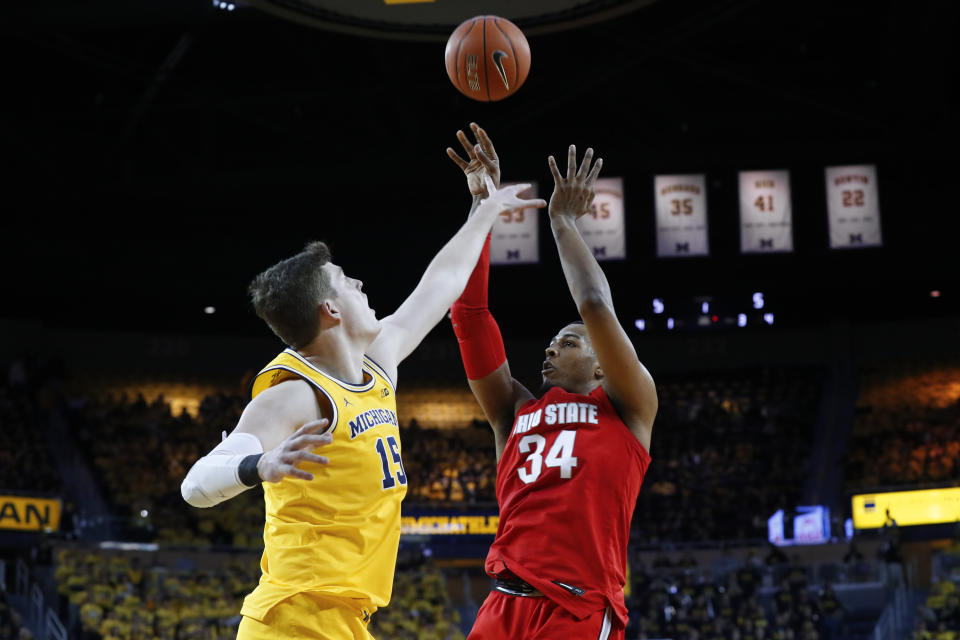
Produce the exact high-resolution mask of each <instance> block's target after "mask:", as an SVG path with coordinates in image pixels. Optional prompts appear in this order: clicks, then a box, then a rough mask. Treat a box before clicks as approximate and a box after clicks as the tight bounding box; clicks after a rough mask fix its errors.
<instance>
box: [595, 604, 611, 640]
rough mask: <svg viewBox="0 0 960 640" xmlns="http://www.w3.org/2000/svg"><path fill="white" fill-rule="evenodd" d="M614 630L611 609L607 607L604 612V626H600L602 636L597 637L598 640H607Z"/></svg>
mask: <svg viewBox="0 0 960 640" xmlns="http://www.w3.org/2000/svg"><path fill="white" fill-rule="evenodd" d="M612 630H613V621H612V620H611V619H610V607H607V608H606V610H605V611H604V612H603V624H602V625H601V626H600V635H598V636H597V640H607V638H609V637H610V631H612Z"/></svg>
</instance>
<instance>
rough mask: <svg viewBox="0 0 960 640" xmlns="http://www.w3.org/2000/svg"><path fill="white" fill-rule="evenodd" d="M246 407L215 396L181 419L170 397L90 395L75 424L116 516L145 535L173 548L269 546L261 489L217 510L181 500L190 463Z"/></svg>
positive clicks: (79, 403)
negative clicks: (264, 539)
mask: <svg viewBox="0 0 960 640" xmlns="http://www.w3.org/2000/svg"><path fill="white" fill-rule="evenodd" d="M244 404H245V402H244V400H243V399H242V398H240V397H239V396H228V395H225V394H215V395H210V396H207V397H206V398H204V400H203V401H202V402H201V403H200V405H199V407H198V414H197V417H193V416H191V415H190V414H189V413H188V412H187V411H186V410H182V411H181V412H180V413H179V414H177V415H173V414H172V413H171V411H170V407H169V405H168V404H167V403H166V401H165V399H164V397H163V396H158V397H157V398H155V399H154V400H153V401H152V402H147V401H146V400H145V399H144V398H143V396H138V397H137V398H135V399H133V400H128V399H126V398H124V397H119V398H118V397H111V396H85V397H82V398H80V399H77V400H74V401H73V402H72V403H71V407H72V408H71V410H70V413H69V420H70V422H71V424H72V428H73V432H74V434H76V437H77V438H78V440H79V441H80V443H81V445H82V447H83V448H84V449H85V452H86V454H87V456H88V458H89V460H90V461H91V462H92V465H93V467H94V469H95V470H96V471H97V474H98V476H99V478H100V479H101V482H102V485H103V487H104V489H105V491H106V493H107V496H108V498H109V499H110V500H111V501H112V503H113V508H114V509H115V512H116V513H118V514H120V515H121V516H122V517H123V518H125V520H126V522H127V524H128V526H129V527H130V528H135V529H138V530H139V531H138V534H139V535H142V536H146V537H148V538H151V539H157V540H159V541H161V542H164V543H167V544H222V545H232V546H237V547H256V546H262V544H263V543H262V535H263V496H262V492H261V490H260V489H259V488H254V489H252V490H250V491H247V492H245V493H244V494H242V495H240V496H238V497H236V498H234V499H233V500H230V501H228V502H226V503H224V504H222V505H218V506H217V508H215V509H193V508H190V507H188V506H187V505H186V504H184V502H183V498H182V497H181V495H180V483H181V481H182V480H183V477H184V476H185V475H186V472H187V470H188V469H189V468H190V465H192V464H193V462H194V461H196V460H197V458H199V457H200V456H201V455H203V454H205V453H206V452H207V451H209V450H210V449H211V448H212V447H213V445H214V444H216V442H217V441H218V440H219V439H220V437H221V432H222V431H223V430H224V429H226V430H230V429H232V428H233V426H234V425H235V424H236V423H237V420H238V419H239V416H240V412H241V411H242V409H243V406H244ZM145 469H150V470H156V469H160V470H161V472H160V473H156V472H151V473H145V472H144V470H145Z"/></svg>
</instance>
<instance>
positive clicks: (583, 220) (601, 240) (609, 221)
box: [577, 178, 627, 260]
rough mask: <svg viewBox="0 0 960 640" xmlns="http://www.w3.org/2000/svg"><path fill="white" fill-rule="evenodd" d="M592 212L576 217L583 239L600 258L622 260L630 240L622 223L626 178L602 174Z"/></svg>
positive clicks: (597, 257) (598, 181)
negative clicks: (606, 176) (607, 176)
mask: <svg viewBox="0 0 960 640" xmlns="http://www.w3.org/2000/svg"><path fill="white" fill-rule="evenodd" d="M594 192H595V194H596V196H595V197H594V199H593V204H592V205H591V207H590V213H588V214H586V215H584V216H581V217H580V218H579V219H578V220H577V226H578V227H579V229H580V233H581V234H582V235H583V239H584V240H585V241H586V243H587V245H588V246H589V247H590V250H591V251H593V255H594V257H596V259H597V260H623V259H624V258H626V257H627V243H626V240H625V237H626V234H625V233H624V225H623V178H599V179H597V184H596V186H595V188H594Z"/></svg>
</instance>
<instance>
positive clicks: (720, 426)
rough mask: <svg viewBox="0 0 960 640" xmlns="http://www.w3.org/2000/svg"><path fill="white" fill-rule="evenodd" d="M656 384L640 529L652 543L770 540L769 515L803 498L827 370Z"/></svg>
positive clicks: (639, 512)
mask: <svg viewBox="0 0 960 640" xmlns="http://www.w3.org/2000/svg"><path fill="white" fill-rule="evenodd" d="M658 383H659V386H658V395H659V400H660V409H659V412H658V414H657V419H656V422H655V425H654V429H653V438H652V442H651V447H650V448H651V451H650V453H651V456H652V458H653V463H652V464H651V465H650V469H649V470H648V472H647V476H646V478H645V479H644V486H643V489H642V490H641V492H640V498H639V501H638V504H637V508H636V511H635V512H634V522H633V528H634V535H635V536H638V537H639V539H641V540H643V541H645V542H647V543H648V544H651V545H656V544H658V543H659V542H661V541H670V542H676V541H700V540H735V539H736V540H744V539H751V538H764V539H765V538H766V533H767V532H766V524H767V519H768V518H769V517H770V516H771V515H773V513H774V512H775V511H777V509H780V508H788V509H789V508H792V507H795V506H796V505H797V504H798V498H799V495H800V491H801V490H802V489H803V484H804V480H805V478H806V477H807V476H808V474H809V461H810V455H811V449H812V446H811V445H812V441H813V436H814V426H815V423H816V420H817V408H818V398H819V393H820V374H819V373H818V372H817V371H806V370H798V371H791V370H783V369H763V370H758V371H753V372H749V371H745V372H737V373H733V374H727V375H718V376H709V377H703V378H700V379H691V378H689V377H687V378H683V379H680V380H677V381H671V380H669V379H667V378H664V379H662V380H658ZM747 505H748V506H749V508H745V506H747Z"/></svg>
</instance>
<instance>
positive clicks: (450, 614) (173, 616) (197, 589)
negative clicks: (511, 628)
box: [0, 547, 464, 640]
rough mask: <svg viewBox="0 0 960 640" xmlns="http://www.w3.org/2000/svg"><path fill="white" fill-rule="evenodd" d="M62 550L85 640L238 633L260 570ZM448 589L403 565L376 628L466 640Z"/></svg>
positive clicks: (68, 611) (431, 575)
mask: <svg viewBox="0 0 960 640" xmlns="http://www.w3.org/2000/svg"><path fill="white" fill-rule="evenodd" d="M56 555H57V568H56V571H55V578H56V582H57V589H58V592H59V594H60V596H61V609H62V611H61V615H62V617H63V619H65V620H70V621H71V625H70V626H71V629H73V631H74V635H75V636H76V637H78V638H83V639H84V640H119V639H121V638H122V639H124V640H154V639H155V638H157V639H160V640H181V639H186V638H204V639H205V640H206V639H212V640H220V639H226V638H234V637H235V636H236V629H237V625H238V624H239V621H240V618H239V613H240V607H241V605H242V603H243V598H244V596H246V594H248V593H249V592H250V591H251V590H252V589H253V588H254V586H255V585H256V583H257V580H258V579H259V575H260V567H259V565H258V559H259V556H257V555H256V554H251V553H247V554H243V555H241V556H236V557H235V556H233V555H231V554H220V555H223V558H222V559H218V558H211V557H209V556H208V557H207V558H205V562H204V564H205V565H206V566H198V565H197V564H195V563H193V562H190V561H184V560H183V559H181V560H179V561H177V562H174V563H166V564H165V563H164V562H163V561H161V560H160V559H159V558H153V557H152V556H151V554H149V553H143V552H121V551H104V550H97V549H92V548H84V547H64V548H61V549H59V550H58V551H57V554H56ZM446 593H447V591H446V586H445V584H444V577H443V574H442V573H441V572H440V571H438V570H437V569H434V568H432V567H430V566H429V565H419V566H417V567H410V568H401V569H400V570H398V572H397V574H396V580H395V582H394V595H393V599H392V602H391V604H390V606H389V607H387V608H385V609H383V610H381V611H379V612H377V613H376V614H375V615H374V616H373V618H372V621H371V631H372V632H373V634H374V636H375V637H378V638H389V639H391V640H463V638H464V635H463V632H462V630H461V629H460V627H459V624H460V619H459V614H458V613H457V612H456V610H454V609H453V608H452V607H450V606H449V603H448V601H447V596H446ZM2 624H3V609H2V606H0V625H2ZM0 629H2V626H0ZM0 637H2V638H7V637H10V636H5V635H4V636H0Z"/></svg>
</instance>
